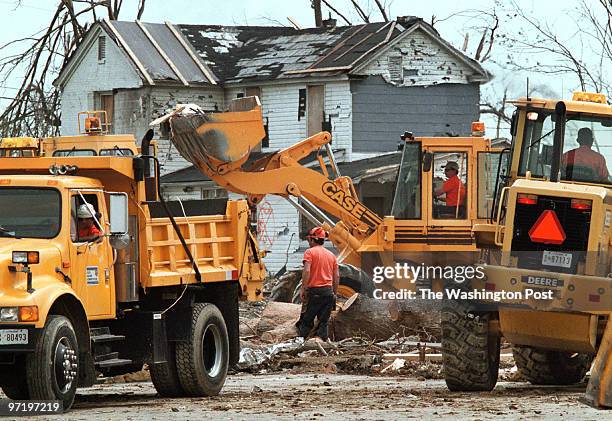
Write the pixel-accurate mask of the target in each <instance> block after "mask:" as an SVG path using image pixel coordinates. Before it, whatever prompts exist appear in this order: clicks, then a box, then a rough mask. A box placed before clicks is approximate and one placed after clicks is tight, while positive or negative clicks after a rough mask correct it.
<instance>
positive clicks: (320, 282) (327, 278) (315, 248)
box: [298, 227, 340, 340]
mask: <svg viewBox="0 0 612 421" xmlns="http://www.w3.org/2000/svg"><path fill="white" fill-rule="evenodd" d="M326 237H327V233H326V232H325V230H324V229H323V228H321V227H315V228H313V229H311V230H310V232H309V233H308V236H307V237H306V238H307V239H308V246H309V248H308V250H306V252H305V253H304V260H303V263H304V270H303V272H302V291H301V297H302V302H303V303H305V310H304V312H303V313H302V316H301V318H300V322H299V326H298V327H299V333H300V336H302V337H304V338H305V337H307V336H308V334H309V333H310V331H311V330H312V328H313V326H314V320H315V317H316V318H317V319H318V321H319V327H318V329H317V333H316V335H317V336H318V337H319V338H321V339H322V340H327V339H328V338H329V334H328V329H327V327H328V323H329V317H330V316H331V312H332V310H333V309H334V307H335V305H336V292H337V291H338V284H339V282H340V272H339V270H338V262H337V261H336V256H334V254H333V253H332V252H331V251H329V250H327V249H326V248H325V247H323V243H324V242H325V238H326Z"/></svg>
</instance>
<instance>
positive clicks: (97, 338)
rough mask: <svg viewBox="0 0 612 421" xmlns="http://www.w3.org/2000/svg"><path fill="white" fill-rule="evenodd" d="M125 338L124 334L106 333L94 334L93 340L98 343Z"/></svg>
mask: <svg viewBox="0 0 612 421" xmlns="http://www.w3.org/2000/svg"><path fill="white" fill-rule="evenodd" d="M124 339H125V336H124V335H112V334H110V333H104V334H102V335H97V336H92V337H91V340H92V341H93V342H94V343H95V344H97V343H102V342H112V341H122V340H124Z"/></svg>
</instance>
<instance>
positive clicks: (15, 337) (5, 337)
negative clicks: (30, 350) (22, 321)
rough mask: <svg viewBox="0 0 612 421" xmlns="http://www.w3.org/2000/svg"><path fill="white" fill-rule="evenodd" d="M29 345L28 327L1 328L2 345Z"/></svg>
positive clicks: (0, 343)
mask: <svg viewBox="0 0 612 421" xmlns="http://www.w3.org/2000/svg"><path fill="white" fill-rule="evenodd" d="M20 344H21V345H27V344H28V329H4V330H0V345H20Z"/></svg>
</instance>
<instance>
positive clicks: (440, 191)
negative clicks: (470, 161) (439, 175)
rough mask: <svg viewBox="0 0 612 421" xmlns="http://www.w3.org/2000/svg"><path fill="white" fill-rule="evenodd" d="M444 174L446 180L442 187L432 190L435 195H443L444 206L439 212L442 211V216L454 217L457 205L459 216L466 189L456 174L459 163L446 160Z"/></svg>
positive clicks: (463, 203)
mask: <svg viewBox="0 0 612 421" xmlns="http://www.w3.org/2000/svg"><path fill="white" fill-rule="evenodd" d="M444 174H445V175H446V181H445V182H444V184H442V187H440V188H437V189H436V190H434V195H435V196H436V197H440V196H442V195H445V197H444V202H445V204H446V208H445V209H443V211H442V212H441V213H444V215H445V216H444V217H446V215H447V214H448V215H452V217H453V218H454V217H455V215H456V210H457V205H458V206H459V216H461V214H462V210H463V206H464V205H465V197H466V193H467V189H466V187H465V185H464V184H463V183H462V182H461V180H460V179H459V177H458V176H457V175H458V174H459V165H458V164H457V163H456V162H455V161H448V162H447V163H446V165H445V166H444Z"/></svg>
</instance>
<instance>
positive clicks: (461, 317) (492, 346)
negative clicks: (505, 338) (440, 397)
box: [441, 303, 500, 392]
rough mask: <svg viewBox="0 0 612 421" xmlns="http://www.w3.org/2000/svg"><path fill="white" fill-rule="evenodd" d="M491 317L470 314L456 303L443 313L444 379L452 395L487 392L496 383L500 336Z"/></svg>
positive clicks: (443, 310) (488, 314)
mask: <svg viewBox="0 0 612 421" xmlns="http://www.w3.org/2000/svg"><path fill="white" fill-rule="evenodd" d="M493 317H494V314H493V313H483V314H478V315H475V314H472V313H469V312H468V311H466V310H465V308H463V306H462V305H461V304H459V303H454V304H453V305H451V306H445V307H444V308H443V309H442V323H441V325H442V360H443V363H444V379H445V380H446V385H447V387H448V388H449V390H451V391H453V392H472V391H490V390H493V388H494V387H495V384H496V383H497V376H498V371H499V352H500V336H499V333H498V332H497V330H496V331H493V330H492V329H491V328H490V326H489V322H490V321H491V319H492V318H493Z"/></svg>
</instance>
